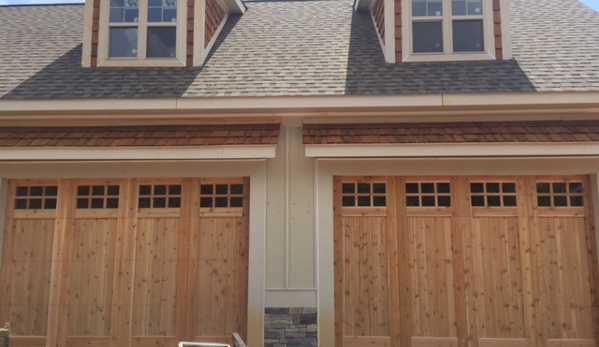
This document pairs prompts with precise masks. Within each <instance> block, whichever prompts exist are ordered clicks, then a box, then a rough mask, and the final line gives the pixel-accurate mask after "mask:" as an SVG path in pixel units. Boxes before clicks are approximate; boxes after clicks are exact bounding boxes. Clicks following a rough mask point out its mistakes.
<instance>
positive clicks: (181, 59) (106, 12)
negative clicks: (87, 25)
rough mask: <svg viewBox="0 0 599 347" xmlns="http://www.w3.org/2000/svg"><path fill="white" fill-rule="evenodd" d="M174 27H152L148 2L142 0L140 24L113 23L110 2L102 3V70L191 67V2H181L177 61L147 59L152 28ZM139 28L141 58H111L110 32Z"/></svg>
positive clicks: (100, 59) (99, 46) (100, 61)
mask: <svg viewBox="0 0 599 347" xmlns="http://www.w3.org/2000/svg"><path fill="white" fill-rule="evenodd" d="M160 26H162V27H165V26H172V23H160V22H157V23H149V22H148V0H139V22H137V23H110V1H102V2H101V5H100V28H99V33H98V36H99V37H98V66H112V67H130V66H141V67H173V66H179V67H181V66H186V64H187V61H186V59H187V51H186V50H187V42H186V36H187V1H185V0H177V24H176V28H177V50H176V55H175V57H174V58H146V44H147V43H146V40H147V33H148V31H147V29H148V27H160ZM111 27H133V28H138V37H137V47H138V49H137V58H111V57H110V56H109V54H110V52H109V51H110V28H111Z"/></svg>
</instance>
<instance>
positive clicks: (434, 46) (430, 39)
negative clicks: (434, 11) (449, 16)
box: [412, 22, 443, 53]
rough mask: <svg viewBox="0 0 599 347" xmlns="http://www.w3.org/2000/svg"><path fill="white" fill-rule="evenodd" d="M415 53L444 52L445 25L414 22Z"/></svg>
mask: <svg viewBox="0 0 599 347" xmlns="http://www.w3.org/2000/svg"><path fill="white" fill-rule="evenodd" d="M412 31H413V35H414V53H435V52H443V23H442V22H422V23H418V22H414V23H412Z"/></svg>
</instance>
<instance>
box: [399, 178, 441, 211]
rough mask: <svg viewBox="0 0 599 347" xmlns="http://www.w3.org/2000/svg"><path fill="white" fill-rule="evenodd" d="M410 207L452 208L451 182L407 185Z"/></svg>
mask: <svg viewBox="0 0 599 347" xmlns="http://www.w3.org/2000/svg"><path fill="white" fill-rule="evenodd" d="M406 204H407V206H408V207H451V185H450V184H449V182H408V183H406Z"/></svg>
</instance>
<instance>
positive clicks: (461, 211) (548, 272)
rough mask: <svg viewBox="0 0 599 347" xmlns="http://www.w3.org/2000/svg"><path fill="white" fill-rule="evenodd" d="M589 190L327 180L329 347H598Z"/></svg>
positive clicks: (545, 182) (538, 182)
mask: <svg viewBox="0 0 599 347" xmlns="http://www.w3.org/2000/svg"><path fill="white" fill-rule="evenodd" d="M589 187H590V184H589V179H588V177H541V176H538V177H531V176H527V177H520V176H516V177H428V178H426V177H425V178H423V177H336V178H335V215H336V216H335V317H336V346H337V347H342V346H344V347H350V346H351V347H353V346H393V347H396V346H400V347H410V346H412V347H424V346H427V347H428V346H434V347H449V346H464V347H466V346H481V347H504V346H505V347H509V346H517V347H524V346H535V347H536V346H548V347H558V346H562V347H574V346H576V347H582V346H584V347H591V346H596V345H597V344H596V342H599V336H598V334H599V314H598V313H599V312H598V307H597V305H598V296H599V284H598V274H597V250H596V243H595V234H594V225H593V210H592V206H591V194H590V189H589Z"/></svg>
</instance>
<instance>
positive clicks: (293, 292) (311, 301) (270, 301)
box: [265, 289, 317, 308]
mask: <svg viewBox="0 0 599 347" xmlns="http://www.w3.org/2000/svg"><path fill="white" fill-rule="evenodd" d="M316 294H317V291H316V289H266V304H265V305H266V306H265V307H277V308H279V307H316V305H317V295H316Z"/></svg>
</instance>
